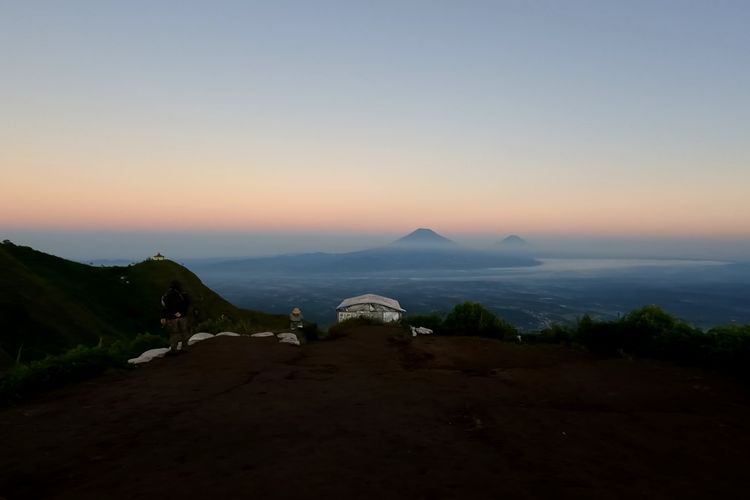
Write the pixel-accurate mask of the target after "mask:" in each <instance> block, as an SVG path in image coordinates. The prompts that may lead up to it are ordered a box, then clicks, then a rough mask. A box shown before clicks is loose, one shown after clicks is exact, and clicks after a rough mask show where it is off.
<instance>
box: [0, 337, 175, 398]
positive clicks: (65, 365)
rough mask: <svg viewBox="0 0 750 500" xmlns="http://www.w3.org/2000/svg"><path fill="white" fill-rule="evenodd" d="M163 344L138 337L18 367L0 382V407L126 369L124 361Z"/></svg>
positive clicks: (76, 348) (160, 341)
mask: <svg viewBox="0 0 750 500" xmlns="http://www.w3.org/2000/svg"><path fill="white" fill-rule="evenodd" d="M166 344H167V341H166V338H165V337H162V336H159V335H152V334H150V333H142V334H139V335H137V336H136V337H135V338H134V339H132V340H130V341H122V340H120V341H116V342H114V343H112V344H111V345H109V346H107V347H103V346H96V347H85V346H78V347H75V348H73V349H70V350H68V351H66V352H65V353H63V354H60V355H57V356H47V357H46V358H44V359H41V360H37V361H32V362H30V363H28V364H18V365H16V366H14V367H12V368H11V369H10V370H9V371H8V372H7V373H5V374H4V376H3V377H2V379H0V403H6V404H7V403H9V402H12V401H15V400H18V399H22V398H24V397H27V396H30V395H32V394H36V393H39V392H43V391H47V390H50V389H54V388H57V387H61V386H63V385H66V384H69V383H71V382H79V381H82V380H86V379H89V378H92V377H96V376H97V375H100V374H102V373H104V372H105V371H106V370H108V369H111V368H120V369H124V368H128V367H129V366H130V365H128V364H127V360H128V359H130V358H133V357H136V356H139V355H140V354H142V353H143V352H144V351H147V350H149V349H154V348H157V347H164V346H166Z"/></svg>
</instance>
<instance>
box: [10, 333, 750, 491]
mask: <svg viewBox="0 0 750 500" xmlns="http://www.w3.org/2000/svg"><path fill="white" fill-rule="evenodd" d="M391 333H392V330H389V329H384V328H381V327H364V328H359V329H358V330H357V331H356V332H355V333H352V335H350V336H348V337H346V338H343V339H339V340H336V341H330V342H321V343H316V344H309V345H306V346H303V347H301V348H299V347H294V346H290V345H284V344H278V343H276V342H275V340H274V339H250V338H247V337H222V338H215V339H211V340H207V341H205V342H202V343H200V344H197V345H196V346H194V348H193V351H192V352H191V353H189V354H187V355H185V356H179V357H176V358H169V359H163V360H157V361H154V362H152V363H150V364H148V365H146V366H143V367H139V368H137V369H136V370H133V371H132V372H129V373H125V374H118V375H112V376H107V377H103V378H100V379H97V380H94V381H91V382H88V383H85V384H80V385H77V386H74V387H69V388H66V389H63V390H60V391H56V392H54V393H51V394H47V395H45V396H43V397H40V398H38V399H36V400H33V401H29V402H27V403H25V404H23V405H21V406H18V407H15V408H10V409H5V410H2V411H0V442H1V443H2V448H0V497H4V498H7V499H8V500H12V499H21V498H75V499H88V498H91V499H100V498H123V499H125V498H127V499H135V498H165V497H173V498H210V497H213V498H215V499H219V498H222V499H223V498H253V499H257V498H326V497H327V498H348V499H351V498H388V499H393V498H424V499H428V498H436V499H437V498H503V497H505V498H508V497H510V498H539V497H550V496H554V497H576V498H633V497H634V496H641V497H644V496H645V497H649V498H677V497H690V498H701V497H702V498H743V497H746V496H747V493H748V492H750V485H749V484H748V481H747V479H746V474H747V470H748V465H750V458H749V457H750V452H749V451H748V450H750V403H749V402H748V400H747V398H746V394H745V393H744V392H743V391H742V390H740V388H738V387H736V386H735V385H734V384H733V383H732V382H731V381H730V380H727V379H722V378H719V377H716V376H713V375H711V374H707V373H703V372H700V371H694V370H686V369H682V368H677V367H674V366H671V365H668V364H661V363H655V362H648V361H626V360H597V359H594V358H591V357H589V356H588V355H586V354H583V353H577V352H574V351H570V350H566V349H562V348H558V347H553V346H517V345H512V344H506V343H500V342H494V341H490V340H485V339H473V338H418V339H416V340H415V341H414V342H411V343H408V342H407V343H401V342H393V341H391V340H389V338H388V337H389V336H390V335H391Z"/></svg>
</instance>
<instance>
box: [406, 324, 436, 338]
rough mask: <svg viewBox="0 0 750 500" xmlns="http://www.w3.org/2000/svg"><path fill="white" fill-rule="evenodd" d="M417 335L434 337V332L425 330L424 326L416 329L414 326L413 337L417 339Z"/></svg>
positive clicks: (412, 328)
mask: <svg viewBox="0 0 750 500" xmlns="http://www.w3.org/2000/svg"><path fill="white" fill-rule="evenodd" d="M417 335H432V330H430V329H429V328H425V327H423V326H418V327H416V328H414V327H413V326H412V327H411V336H412V337H416V336H417Z"/></svg>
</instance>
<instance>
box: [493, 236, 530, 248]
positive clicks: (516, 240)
mask: <svg viewBox="0 0 750 500" xmlns="http://www.w3.org/2000/svg"><path fill="white" fill-rule="evenodd" d="M500 244H501V245H509V246H511V245H513V246H521V245H528V242H527V241H526V240H525V239H523V238H521V237H520V236H518V235H515V234H511V235H510V236H506V237H505V238H503V241H501V242H500Z"/></svg>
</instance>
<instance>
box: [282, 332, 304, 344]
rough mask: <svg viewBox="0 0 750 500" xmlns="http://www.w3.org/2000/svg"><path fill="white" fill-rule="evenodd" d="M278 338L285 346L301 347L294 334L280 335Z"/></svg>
mask: <svg viewBox="0 0 750 500" xmlns="http://www.w3.org/2000/svg"><path fill="white" fill-rule="evenodd" d="M276 336H277V337H278V339H279V342H281V343H283V344H294V345H299V339H298V338H297V336H296V335H295V334H293V333H279V334H278V335H276Z"/></svg>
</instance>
